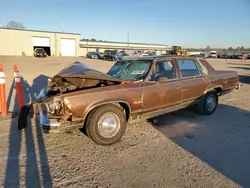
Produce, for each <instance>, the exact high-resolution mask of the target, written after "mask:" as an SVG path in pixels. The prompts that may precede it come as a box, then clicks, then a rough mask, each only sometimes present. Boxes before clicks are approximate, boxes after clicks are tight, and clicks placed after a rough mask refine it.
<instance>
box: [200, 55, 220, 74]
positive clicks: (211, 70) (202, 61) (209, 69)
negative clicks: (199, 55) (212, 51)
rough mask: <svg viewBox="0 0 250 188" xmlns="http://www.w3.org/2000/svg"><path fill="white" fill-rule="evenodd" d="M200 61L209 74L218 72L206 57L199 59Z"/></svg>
mask: <svg viewBox="0 0 250 188" xmlns="http://www.w3.org/2000/svg"><path fill="white" fill-rule="evenodd" d="M199 61H200V62H201V63H202V65H203V67H205V68H206V69H207V72H208V73H209V74H213V73H215V72H216V70H215V69H214V68H213V67H212V66H211V65H210V64H209V63H208V62H207V61H206V60H205V59H199Z"/></svg>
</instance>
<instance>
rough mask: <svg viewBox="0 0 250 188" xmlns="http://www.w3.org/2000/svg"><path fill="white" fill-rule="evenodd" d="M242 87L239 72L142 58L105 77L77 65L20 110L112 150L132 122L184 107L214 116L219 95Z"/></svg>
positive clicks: (189, 60) (178, 59)
mask: <svg viewBox="0 0 250 188" xmlns="http://www.w3.org/2000/svg"><path fill="white" fill-rule="evenodd" d="M239 87H240V82H239V76H238V73H237V72H236V71H221V70H219V71H217V70H215V69H214V68H213V67H212V66H211V65H210V64H209V63H208V62H207V61H206V60H205V59H204V58H194V57H185V56H174V57H157V58H152V57H151V58H150V57H138V58H135V59H127V60H122V61H117V62H116V63H115V64H114V65H113V66H112V67H111V69H110V70H109V71H108V72H107V73H106V74H105V73H102V72H99V71H97V70H94V69H91V68H90V67H87V66H85V65H84V64H82V63H79V62H75V63H73V64H71V65H69V66H68V67H66V68H65V69H63V70H61V71H60V72H59V73H58V74H56V75H55V76H54V77H52V78H51V79H50V80H49V83H48V88H47V89H46V90H43V91H42V92H41V93H40V94H39V96H38V98H37V100H36V101H33V102H32V103H31V104H29V105H26V106H23V107H22V109H28V108H31V109H32V110H30V112H33V113H34V114H36V113H37V112H39V117H40V118H39V119H40V124H41V126H42V127H43V128H44V129H46V130H48V129H51V128H53V127H60V126H61V127H62V126H71V125H73V124H77V125H80V126H81V127H83V128H84V129H85V132H86V133H87V135H88V136H89V137H90V138H91V139H92V140H93V141H94V142H96V143H97V144H101V145H108V144H113V143H115V142H117V141H118V140H120V139H121V137H122V136H123V134H124V132H125V129H126V125H127V123H128V122H134V121H138V120H141V119H149V118H152V117H155V116H159V115H163V114H165V113H170V112H173V111H177V110H180V109H183V108H186V107H194V108H195V109H196V110H197V112H198V113H199V114H202V115H211V114H213V113H214V112H215V110H216V108H217V105H218V101H219V96H221V95H224V94H227V93H229V92H232V91H234V90H236V89H239ZM22 109H21V112H22V111H23V110H22ZM19 117H20V118H22V117H24V116H23V115H22V114H20V116H19ZM18 122H21V121H18ZM62 122H70V123H69V124H68V125H67V124H65V123H63V124H62Z"/></svg>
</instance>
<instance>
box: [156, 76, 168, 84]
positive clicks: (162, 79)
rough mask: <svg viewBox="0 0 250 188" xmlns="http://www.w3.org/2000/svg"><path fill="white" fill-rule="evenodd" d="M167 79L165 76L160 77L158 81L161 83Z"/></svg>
mask: <svg viewBox="0 0 250 188" xmlns="http://www.w3.org/2000/svg"><path fill="white" fill-rule="evenodd" d="M167 81H168V78H166V77H160V78H159V80H158V82H159V83H163V82H167Z"/></svg>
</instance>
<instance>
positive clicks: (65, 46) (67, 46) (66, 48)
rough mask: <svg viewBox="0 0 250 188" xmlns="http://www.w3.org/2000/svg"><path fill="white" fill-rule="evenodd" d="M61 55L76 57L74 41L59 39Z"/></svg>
mask: <svg viewBox="0 0 250 188" xmlns="http://www.w3.org/2000/svg"><path fill="white" fill-rule="evenodd" d="M61 54H62V56H76V41H75V39H61Z"/></svg>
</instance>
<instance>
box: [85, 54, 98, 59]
mask: <svg viewBox="0 0 250 188" xmlns="http://www.w3.org/2000/svg"><path fill="white" fill-rule="evenodd" d="M86 57H87V58H91V59H101V55H100V54H99V53H97V52H88V53H87V55H86Z"/></svg>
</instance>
